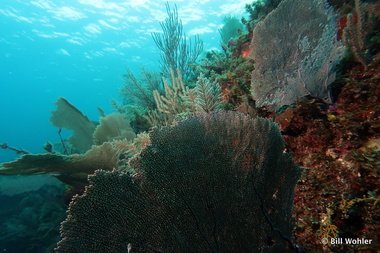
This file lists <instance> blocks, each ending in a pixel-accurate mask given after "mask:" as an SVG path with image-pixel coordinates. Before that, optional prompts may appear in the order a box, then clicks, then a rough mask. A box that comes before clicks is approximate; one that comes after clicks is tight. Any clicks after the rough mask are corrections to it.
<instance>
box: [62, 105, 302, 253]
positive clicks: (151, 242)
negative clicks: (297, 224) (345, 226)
mask: <svg viewBox="0 0 380 253" xmlns="http://www.w3.org/2000/svg"><path fill="white" fill-rule="evenodd" d="M150 138H151V144H150V145H148V146H147V147H146V148H145V149H143V150H142V152H141V153H140V154H139V155H137V156H135V157H134V158H133V159H132V160H131V161H130V167H131V169H133V170H134V171H135V173H136V174H133V175H131V174H125V173H120V172H118V171H116V170H115V171H113V172H105V171H97V172H96V173H95V175H93V176H91V177H90V186H89V187H87V189H86V191H85V193H84V195H82V196H76V197H75V198H74V199H73V201H72V203H71V204H70V208H69V215H68V218H67V220H66V221H65V222H63V224H62V230H61V234H62V240H61V241H60V242H59V243H58V247H57V252H93V251H97V252H123V251H127V250H128V251H129V250H131V251H134V252H189V250H190V249H191V251H194V252H248V251H249V252H278V251H279V250H286V248H287V247H289V248H292V247H293V248H294V245H293V244H292V242H291V240H290V235H291V231H292V220H291V215H290V214H291V210H292V199H293V187H294V185H295V183H296V182H297V178H298V175H299V169H298V168H297V167H296V166H294V165H293V163H292V161H291V159H290V157H289V154H287V153H284V144H283V141H282V138H281V135H280V132H279V131H278V128H277V126H276V124H274V123H273V122H271V121H270V120H268V119H264V118H256V119H250V118H249V117H247V116H243V115H241V114H238V113H234V112H214V113H212V114H197V115H196V116H194V117H190V118H188V119H185V120H183V121H180V122H178V124H177V125H175V126H168V127H162V128H155V129H153V131H152V132H151V133H150Z"/></svg>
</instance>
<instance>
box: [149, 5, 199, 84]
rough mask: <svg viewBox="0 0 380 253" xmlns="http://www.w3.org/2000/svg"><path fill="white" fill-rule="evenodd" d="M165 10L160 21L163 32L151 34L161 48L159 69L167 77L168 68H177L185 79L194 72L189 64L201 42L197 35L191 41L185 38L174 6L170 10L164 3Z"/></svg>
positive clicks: (197, 52) (193, 59) (195, 57)
mask: <svg viewBox="0 0 380 253" xmlns="http://www.w3.org/2000/svg"><path fill="white" fill-rule="evenodd" d="M166 11H167V14H168V17H167V18H166V19H165V21H164V22H160V25H161V28H162V30H163V34H160V33H153V34H152V37H153V40H154V42H155V43H156V45H157V47H158V48H159V49H160V50H161V71H162V72H163V73H164V76H165V77H169V76H170V69H179V70H180V71H181V72H182V74H183V75H184V78H186V79H187V78H190V77H192V75H193V74H194V73H193V71H192V69H191V64H193V63H194V62H195V61H196V59H197V58H198V56H199V55H200V54H201V53H202V51H203V42H202V41H201V40H200V39H199V37H198V36H196V37H195V39H194V40H193V41H192V40H191V39H187V38H186V36H185V35H184V33H183V30H182V28H183V27H182V22H181V20H180V19H179V17H178V11H177V7H176V6H175V8H174V10H171V9H170V7H169V4H168V3H166Z"/></svg>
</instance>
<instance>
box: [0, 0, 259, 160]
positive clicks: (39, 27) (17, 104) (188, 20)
mask: <svg viewBox="0 0 380 253" xmlns="http://www.w3.org/2000/svg"><path fill="white" fill-rule="evenodd" d="M169 3H170V5H172V6H174V4H176V5H177V7H178V13H179V17H180V18H181V19H182V23H183V26H184V32H185V33H186V35H188V36H192V35H196V34H199V36H200V38H201V39H202V40H203V41H204V49H205V50H210V49H219V48H220V46H219V45H220V36H219V32H218V28H219V27H220V26H221V25H222V19H221V16H223V15H226V14H232V15H239V16H242V15H246V14H245V12H244V5H245V3H252V1H249V0H240V1H232V0H228V1H217V0H209V1H207V0H195V1H170V2H169ZM165 17H166V10H165V1H149V0H129V1H121V0H120V1H119V0H114V1H103V0H73V1H63V0H58V1H49V0H35V1H23V0H2V1H1V6H0V26H1V30H0V57H1V58H0V108H1V112H2V113H1V116H2V117H1V119H2V120H1V124H0V143H5V142H6V143H8V144H9V145H10V146H14V147H22V148H24V149H26V150H28V151H29V152H31V153H40V152H43V149H42V146H43V144H44V143H45V142H46V141H50V142H56V141H58V140H59V139H58V135H57V129H56V128H55V127H53V126H52V125H51V124H50V122H49V117H50V111H52V110H54V109H55V106H54V104H53V103H54V101H56V100H57V98H58V97H60V96H62V97H65V98H66V99H67V100H69V101H70V102H71V103H72V104H74V105H75V106H76V107H77V108H79V109H80V110H81V111H82V112H83V113H85V114H86V115H87V116H88V117H89V118H90V119H91V120H97V119H98V117H99V113H98V111H97V108H96V107H97V106H99V107H101V108H103V109H104V110H105V112H106V113H111V112H112V108H111V106H110V103H109V100H110V99H112V98H116V99H119V98H120V97H119V93H118V88H119V87H120V86H122V85H123V80H122V75H123V74H124V73H125V72H126V71H125V68H126V67H128V68H130V69H131V70H132V71H133V72H135V73H137V74H138V71H139V68H140V67H141V66H145V67H146V68H149V69H152V70H157V69H158V67H159V63H158V58H159V50H158V49H157V47H156V45H155V43H154V41H153V39H152V37H151V33H152V32H160V31H161V28H160V24H159V22H160V21H163V20H164V19H165ZM14 158H16V155H15V154H14V152H12V151H8V150H0V162H5V161H10V160H14Z"/></svg>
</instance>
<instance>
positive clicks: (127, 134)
mask: <svg viewBox="0 0 380 253" xmlns="http://www.w3.org/2000/svg"><path fill="white" fill-rule="evenodd" d="M92 136H93V138H94V141H93V142H94V144H95V145H100V144H102V143H104V142H111V141H113V140H123V139H126V140H128V141H132V140H133V139H134V138H135V137H136V134H135V133H134V132H133V129H132V128H131V126H130V125H129V121H128V120H127V119H125V117H124V116H123V115H122V114H120V113H111V114H109V115H107V116H105V117H101V118H100V124H99V125H98V126H97V127H96V128H95V131H94V133H93V135H92Z"/></svg>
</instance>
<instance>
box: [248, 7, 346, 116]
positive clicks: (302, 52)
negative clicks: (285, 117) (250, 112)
mask: <svg viewBox="0 0 380 253" xmlns="http://www.w3.org/2000/svg"><path fill="white" fill-rule="evenodd" d="M336 34H337V29H336V15H335V14H334V13H333V11H332V8H331V7H329V6H328V4H327V3H326V1H325V0H310V1H305V0H285V1H283V2H281V3H280V5H279V6H278V7H277V8H276V9H275V10H274V11H272V12H271V13H270V14H269V15H268V16H267V17H266V18H265V19H264V21H262V22H260V23H259V24H258V25H257V26H256V27H255V30H254V31H253V37H252V41H251V49H252V53H251V55H250V57H251V58H252V59H254V61H255V70H254V71H253V73H252V95H253V98H254V99H255V100H256V103H257V105H258V106H264V105H266V106H269V107H270V108H271V109H277V108H278V107H280V106H282V105H289V104H292V103H294V102H296V100H297V99H299V98H301V97H303V96H306V95H312V96H315V97H318V98H321V99H323V100H325V101H326V102H329V101H330V94H329V85H330V84H331V83H332V82H333V81H334V80H335V72H334V70H333V68H334V66H335V65H336V64H337V63H338V62H339V60H340V59H341V57H342V56H343V53H344V47H343V46H342V44H341V43H340V42H337V40H336Z"/></svg>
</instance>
